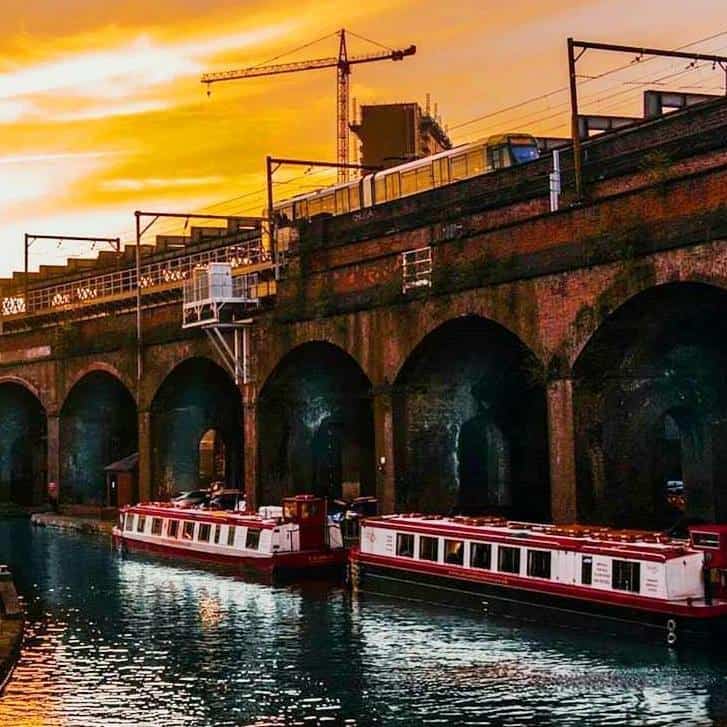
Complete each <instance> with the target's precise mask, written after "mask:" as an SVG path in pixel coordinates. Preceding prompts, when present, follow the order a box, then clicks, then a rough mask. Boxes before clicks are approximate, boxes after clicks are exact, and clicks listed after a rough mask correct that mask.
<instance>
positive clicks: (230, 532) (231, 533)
mask: <svg viewBox="0 0 727 727" xmlns="http://www.w3.org/2000/svg"><path fill="white" fill-rule="evenodd" d="M227 545H229V546H230V548H232V547H233V546H234V545H235V526H234V525H230V526H229V527H228V528H227Z"/></svg>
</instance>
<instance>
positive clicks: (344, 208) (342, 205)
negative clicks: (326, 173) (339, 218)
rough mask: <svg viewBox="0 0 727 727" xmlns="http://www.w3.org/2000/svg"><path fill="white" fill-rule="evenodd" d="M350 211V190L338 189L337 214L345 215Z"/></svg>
mask: <svg viewBox="0 0 727 727" xmlns="http://www.w3.org/2000/svg"><path fill="white" fill-rule="evenodd" d="M346 212H348V190H347V189H337V190H336V214H337V215H343V214H346Z"/></svg>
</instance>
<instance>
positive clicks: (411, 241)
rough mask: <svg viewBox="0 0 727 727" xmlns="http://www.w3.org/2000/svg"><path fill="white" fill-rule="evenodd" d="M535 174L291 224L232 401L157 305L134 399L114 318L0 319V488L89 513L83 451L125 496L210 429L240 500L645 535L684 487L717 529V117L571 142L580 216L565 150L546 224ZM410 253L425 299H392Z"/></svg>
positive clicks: (722, 409) (724, 499)
mask: <svg viewBox="0 0 727 727" xmlns="http://www.w3.org/2000/svg"><path fill="white" fill-rule="evenodd" d="M550 164H551V160H550V159H549V158H543V159H541V160H539V161H538V162H535V163H532V164H529V165H527V166H525V167H521V168H511V169H506V170H502V171H500V172H497V173H495V174H490V175H484V176H482V177H479V178H475V179H472V180H468V181H465V182H460V183H458V184H455V185H450V186H448V187H445V188H440V189H438V190H433V191H431V192H428V193H424V194H420V195H416V196H414V197H410V198H405V199H402V200H399V201H397V202H394V203H389V204H387V205H382V206H380V207H376V208H373V209H369V210H363V211H360V212H358V213H355V214H351V215H346V216H341V217H333V218H319V219H315V220H313V221H312V222H311V223H309V224H306V225H303V226H301V227H300V228H299V230H298V232H299V239H298V241H297V244H296V248H295V251H294V253H295V254H293V255H292V256H291V257H290V260H289V263H288V266H287V269H286V271H285V274H284V277H283V279H282V280H281V281H280V282H279V284H278V288H277V296H276V297H275V299H274V301H271V302H270V303H269V304H268V305H265V306H263V307H261V308H260V309H259V310H257V311H256V312H255V313H254V321H255V322H254V324H253V327H252V332H251V337H252V340H251V350H252V352H253V355H252V359H251V362H250V365H251V373H252V377H251V378H252V381H251V382H250V383H246V384H241V385H240V386H239V387H238V386H236V385H235V384H234V382H233V380H232V378H231V377H230V375H229V374H228V373H227V372H226V371H225V370H224V368H223V366H222V362H221V361H220V360H219V359H218V358H217V357H216V354H215V353H214V351H213V350H212V348H211V347H210V345H209V343H208V341H207V339H206V338H205V337H204V335H202V334H201V333H200V332H199V331H188V330H182V328H181V325H180V317H181V305H180V302H179V299H178V296H177V297H174V296H173V295H172V296H171V299H170V300H168V301H166V302H165V301H161V302H159V301H157V302H156V303H155V305H153V306H152V305H149V306H146V307H145V308H144V311H143V328H144V332H145V335H144V341H145V346H144V352H143V360H144V369H143V376H142V377H141V379H140V380H139V381H137V370H136V351H135V347H134V337H133V326H134V319H133V312H132V311H130V310H128V309H126V310H120V311H117V312H116V313H115V314H110V313H108V312H107V314H103V313H98V314H96V315H94V316H93V317H91V316H86V317H82V316H76V317H74V316H73V315H66V316H65V317H64V316H58V317H57V318H56V319H54V320H52V321H50V322H49V321H46V322H45V324H44V325H43V326H39V325H30V326H25V327H23V326H16V327H15V328H13V327H12V326H9V325H7V326H6V327H5V330H4V333H3V335H2V336H0V417H1V419H0V421H1V422H2V424H0V486H1V487H3V488H4V493H3V496H4V497H5V498H8V497H12V498H14V499H16V500H19V501H21V502H24V503H28V504H30V503H33V502H36V503H37V502H39V501H42V499H43V498H44V492H45V483H46V481H47V480H56V481H60V482H61V492H62V498H63V499H64V500H66V501H67V502H74V501H75V502H83V501H86V502H99V501H100V500H101V499H102V498H103V492H102V491H101V490H100V489H99V488H100V485H99V484H98V482H99V473H98V470H99V469H100V466H101V465H102V464H104V463H107V462H104V457H105V458H106V460H108V459H109V458H111V457H112V456H115V455H119V456H120V455H123V454H128V453H129V451H136V450H137V449H138V452H139V487H140V496H141V497H142V498H149V497H154V496H156V495H158V494H159V493H163V492H165V491H166V490H167V489H169V488H174V487H181V486H182V485H192V484H193V483H194V481H195V477H196V475H197V473H198V471H199V455H198V445H199V441H200V437H201V436H202V434H203V433H204V432H205V431H207V430H208V429H214V430H217V431H219V432H220V434H221V436H222V438H223V440H224V447H223V458H225V459H226V464H225V467H224V469H225V472H226V476H227V478H228V479H230V480H231V481H233V480H238V481H243V482H244V483H245V488H246V490H247V492H248V496H249V498H250V499H252V500H254V501H257V502H263V501H275V500H276V499H277V498H278V497H279V496H280V495H281V494H283V493H285V492H288V491H294V490H297V491H308V490H310V489H311V488H314V489H317V490H319V491H322V492H331V493H332V494H339V493H340V491H341V488H343V489H346V488H353V490H356V489H358V490H359V491H360V492H362V493H370V494H376V495H378V497H379V498H380V501H381V503H382V505H383V508H384V509H385V510H387V511H391V510H393V509H394V508H406V509H418V510H430V511H442V510H448V509H451V508H453V507H459V508H462V509H467V508H469V509H478V508H479V509H481V508H485V507H487V508H490V509H492V508H497V509H499V510H503V511H505V512H508V513H510V514H512V515H514V516H517V517H523V518H524V517H532V518H552V519H554V520H556V521H571V520H575V519H581V520H599V521H603V520H608V521H611V522H616V523H623V524H637V525H661V524H663V523H665V522H667V521H668V520H669V518H670V517H672V515H673V513H672V512H670V511H669V507H671V505H670V504H669V503H668V502H667V499H666V497H664V496H663V495H664V487H665V485H666V482H667V481H683V482H684V483H685V486H686V487H687V498H688V512H689V514H691V515H694V516H695V517H705V518H711V519H714V518H718V517H724V516H726V515H727V481H726V478H725V476H724V475H723V474H722V472H723V471H724V469H725V468H724V467H723V465H724V464H727V437H725V434H726V433H727V390H726V387H725V383H724V381H723V379H724V378H725V377H724V373H723V372H724V370H725V368H724V366H725V363H727V336H726V335H725V333H727V330H725V329H727V296H726V295H725V291H726V290H727V245H726V244H725V243H726V241H727V102H723V101H717V102H710V103H707V104H704V105H701V106H699V107H694V108H692V109H688V110H685V111H681V112H678V113H675V114H672V115H670V116H668V117H665V118H663V119H659V120H655V121H650V122H646V123H644V124H641V125H639V126H637V127H634V128H632V129H629V130H623V131H620V132H617V133H614V134H611V135H608V136H604V137H602V138H600V139H597V140H594V141H592V142H589V143H588V144H587V145H586V157H585V174H586V188H587V192H588V194H587V198H586V200H585V201H584V202H582V203H577V204H576V203H574V202H573V200H572V197H569V190H570V189H572V186H573V184H572V178H571V173H570V170H571V166H572V165H571V160H570V157H569V152H568V151H566V152H564V153H563V158H562V165H563V169H564V194H563V196H562V198H561V208H560V210H558V211H556V212H551V211H550V209H549V199H548V172H549V171H550ZM419 248H430V250H431V258H432V272H431V280H430V282H431V285H429V286H422V287H419V288H414V289H412V290H408V291H406V292H404V291H403V290H402V253H404V252H406V251H410V250H414V249H419ZM99 440H104V441H99ZM127 450H128V451H127ZM89 468H91V469H93V468H95V471H94V472H93V473H92V475H89V474H88V472H86V470H88V469H89ZM89 477H90V479H89ZM84 478H86V479H88V482H85V484H84V483H83V482H81V481H83V480H84ZM79 482H80V484H79ZM18 483H20V484H18ZM672 504H673V503H672Z"/></svg>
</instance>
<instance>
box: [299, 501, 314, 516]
mask: <svg viewBox="0 0 727 727" xmlns="http://www.w3.org/2000/svg"><path fill="white" fill-rule="evenodd" d="M317 514H318V503H317V502H304V503H302V504H301V507H300V517H301V519H304V518H308V517H313V516H314V515H317Z"/></svg>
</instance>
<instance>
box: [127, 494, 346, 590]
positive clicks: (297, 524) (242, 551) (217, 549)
mask: <svg viewBox="0 0 727 727" xmlns="http://www.w3.org/2000/svg"><path fill="white" fill-rule="evenodd" d="M113 541H114V544H115V546H116V547H117V549H119V550H120V551H122V552H125V551H141V552H147V553H153V554H157V555H162V556H169V557H173V558H175V559H184V558H188V559H192V560H198V561H207V562H210V563H216V564H220V565H225V566H232V567H233V568H235V569H237V570H240V571H249V572H257V573H260V574H263V575H268V576H272V575H277V574H281V575H282V574H288V573H302V572H305V573H314V572H319V571H326V570H331V569H333V570H335V569H342V568H343V567H344V566H345V564H346V558H347V549H346V548H345V547H344V543H343V537H342V534H341V527H340V524H339V523H336V522H334V521H333V520H332V519H330V518H329V517H328V514H327V506H326V501H325V500H323V499H321V498H317V497H313V496H311V495H296V496H295V497H289V498H285V499H284V500H283V505H282V507H280V506H277V507H262V508H260V510H259V511H258V512H257V513H246V512H235V511H230V510H201V509H180V508H177V507H174V506H173V505H172V504H171V503H142V504H139V505H132V506H128V507H124V508H122V509H121V510H120V512H119V522H118V525H117V526H116V527H114V529H113Z"/></svg>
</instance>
